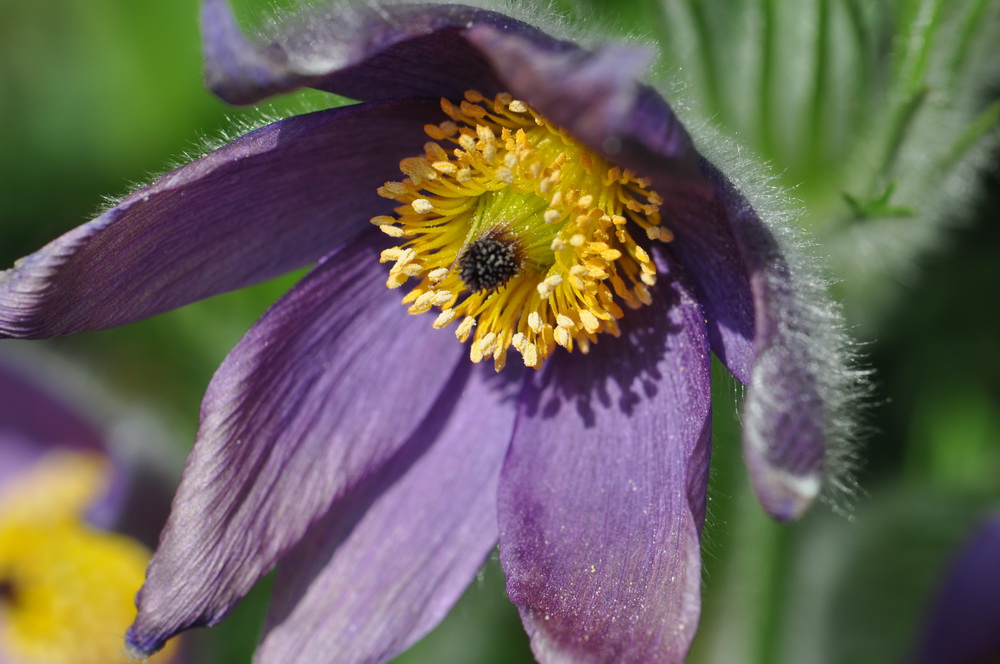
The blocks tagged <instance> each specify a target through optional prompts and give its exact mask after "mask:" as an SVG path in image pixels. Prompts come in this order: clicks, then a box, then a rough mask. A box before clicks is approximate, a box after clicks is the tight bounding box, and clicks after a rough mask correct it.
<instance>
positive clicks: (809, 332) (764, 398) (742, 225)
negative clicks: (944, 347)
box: [705, 164, 838, 520]
mask: <svg viewBox="0 0 1000 664" xmlns="http://www.w3.org/2000/svg"><path fill="white" fill-rule="evenodd" d="M705 168H706V171H707V172H708V173H709V175H710V176H711V177H712V179H713V181H714V183H715V186H716V192H717V198H718V200H719V204H720V207H721V211H722V217H721V218H722V219H724V220H725V222H726V223H727V224H728V226H729V228H730V229H731V232H732V238H733V241H734V245H735V247H736V249H737V250H738V252H739V255H740V256H741V257H742V259H743V262H744V264H745V266H746V271H747V274H748V276H749V283H750V289H751V293H752V296H753V304H754V334H753V353H752V356H751V357H752V362H751V363H750V364H749V366H744V367H742V368H740V369H738V370H739V371H740V374H745V373H747V371H748V370H749V371H748V372H749V378H750V380H749V383H748V389H747V393H746V398H745V400H744V404H743V450H744V459H745V460H746V463H747V466H748V468H749V470H750V478H751V481H752V482H753V486H754V490H755V491H756V493H757V496H758V497H759V498H760V500H761V503H762V504H763V505H764V507H765V509H767V511H768V512H770V513H771V515H772V516H774V517H776V518H778V519H783V520H789V519H796V518H798V517H800V516H801V515H802V514H803V513H804V512H805V510H806V509H807V508H808V507H809V505H810V504H811V503H812V501H813V500H814V499H815V498H816V497H817V495H818V494H819V491H820V489H821V487H822V483H823V476H824V471H825V470H826V468H825V462H826V455H827V443H828V442H829V440H830V438H831V431H830V429H831V428H832V426H833V419H834V418H835V416H836V415H835V413H833V412H832V409H833V408H834V407H835V405H834V404H832V403H831V399H830V398H829V397H830V395H829V393H828V387H829V382H830V380H831V379H830V377H829V376H827V377H826V378H825V379H824V377H823V376H822V375H821V373H820V372H822V371H824V370H825V369H829V370H831V372H832V371H833V370H835V369H837V368H838V367H828V366H824V365H825V364H827V360H828V358H826V357H821V356H819V355H818V353H817V351H824V350H826V352H828V353H830V354H831V355H832V354H833V353H834V352H836V349H824V348H823V347H822V346H821V345H820V344H819V343H818V342H820V341H823V340H824V338H823V335H824V329H823V327H824V326H823V325H822V323H823V322H824V321H821V320H817V314H816V313H815V312H814V311H811V310H809V308H808V307H809V304H808V303H807V302H805V301H804V300H803V296H802V288H801V284H800V283H799V282H798V279H799V278H800V275H797V274H796V273H795V272H794V271H793V268H792V266H791V265H790V264H789V262H788V260H787V259H786V257H785V255H784V253H783V252H782V250H781V247H780V246H779V243H778V240H777V238H776V237H775V236H774V235H773V234H772V232H771V230H770V229H769V228H768V227H766V226H765V225H764V224H763V223H762V222H761V219H760V217H759V216H758V215H757V213H756V211H755V210H754V209H753V207H752V206H751V205H750V204H749V203H748V202H747V200H746V198H744V197H743V195H742V194H740V193H739V192H738V191H737V190H736V188H735V187H733V185H732V184H731V183H730V182H729V180H728V179H727V178H726V177H725V176H724V175H722V174H721V173H719V172H718V171H717V170H716V169H715V168H714V167H711V166H710V165H707V164H706V165H705ZM735 292H737V293H738V292H739V291H735ZM730 297H731V296H730ZM830 341H831V342H832V341H833V340H832V339H831V340H830ZM728 359H729V360H730V361H731V362H732V363H733V364H736V363H737V362H739V360H740V357H739V356H730V357H729V358H728ZM734 373H736V372H735V371H734ZM740 374H737V376H739V375H740Z"/></svg>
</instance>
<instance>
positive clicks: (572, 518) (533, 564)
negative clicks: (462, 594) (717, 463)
mask: <svg viewBox="0 0 1000 664" xmlns="http://www.w3.org/2000/svg"><path fill="white" fill-rule="evenodd" d="M660 268H661V270H662V274H661V276H660V280H659V284H658V286H657V288H656V293H655V294H654V304H653V306H650V307H644V308H643V309H641V310H639V311H634V312H629V313H628V315H627V316H626V318H625V320H624V323H625V324H623V326H622V327H623V336H622V338H621V339H610V338H609V339H601V340H600V341H599V343H598V344H597V345H596V346H595V347H594V348H593V349H592V350H591V352H590V354H588V355H587V356H585V357H581V356H579V355H576V354H574V355H568V354H557V355H556V356H554V357H552V358H550V359H549V360H548V362H547V363H546V366H545V367H544V368H543V370H542V372H541V373H540V374H537V375H536V376H535V378H536V379H535V380H533V381H532V382H531V383H530V384H529V386H528V388H527V389H526V392H525V395H524V396H523V403H522V409H521V416H520V418H519V420H518V424H517V428H516V430H515V433H514V441H513V443H512V447H511V451H510V454H509V456H508V459H507V462H506V464H505V465H504V469H503V473H502V475H501V480H500V481H501V484H500V494H499V496H500V498H499V516H500V560H501V562H502V563H503V566H504V570H505V571H506V573H507V592H508V594H509V595H510V598H511V600H512V601H513V602H514V603H515V604H517V605H518V607H519V609H520V611H521V617H522V619H523V621H524V624H525V627H526V628H527V630H528V633H529V635H530V636H531V642H532V648H533V650H534V652H535V655H536V656H537V657H538V659H539V661H540V662H542V663H543V664H554V663H566V664H569V663H570V662H572V663H574V664H581V663H583V664H586V663H595V664H596V663H601V664H604V663H607V662H616V663H624V664H629V663H635V664H647V663H648V662H681V661H683V659H684V656H685V654H686V652H687V650H688V647H689V645H690V643H691V639H692V638H693V637H694V633H695V628H696V626H697V623H698V613H699V610H700V597H699V585H700V578H699V577H700V573H701V556H700V542H699V540H700V531H701V524H702V521H703V519H704V513H705V490H706V482H707V470H708V455H709V443H710V423H709V351H708V344H707V339H706V332H705V325H704V315H703V313H702V311H701V308H700V306H699V305H698V304H697V302H696V301H695V300H694V298H693V297H692V295H691V292H690V291H689V289H688V288H687V286H686V285H684V283H683V282H682V281H681V276H680V271H679V270H678V269H677V267H676V265H675V264H672V263H669V262H667V260H666V259H665V260H663V261H661V265H660Z"/></svg>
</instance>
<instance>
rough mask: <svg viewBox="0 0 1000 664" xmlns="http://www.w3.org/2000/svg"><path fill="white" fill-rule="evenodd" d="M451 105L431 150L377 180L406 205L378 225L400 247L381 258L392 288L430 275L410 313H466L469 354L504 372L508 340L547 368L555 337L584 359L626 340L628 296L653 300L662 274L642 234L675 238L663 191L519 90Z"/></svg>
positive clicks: (433, 132)
mask: <svg viewBox="0 0 1000 664" xmlns="http://www.w3.org/2000/svg"><path fill="white" fill-rule="evenodd" d="M441 106H442V109H443V110H444V112H445V114H446V115H448V117H450V118H451V120H448V121H445V122H442V123H441V124H440V125H428V126H427V127H425V131H426V132H427V135H428V136H430V137H431V138H432V139H434V142H429V143H427V144H426V145H425V146H424V152H425V153H424V156H422V157H413V158H410V159H404V160H403V161H402V162H401V163H400V169H401V170H402V171H403V173H404V174H405V175H407V176H408V177H406V178H405V179H404V180H403V181H402V182H386V183H385V185H384V186H382V187H380V188H379V194H380V195H382V196H384V197H386V198H390V199H393V200H395V201H398V202H399V203H402V205H401V206H400V207H397V208H396V209H395V212H396V215H397V216H395V217H393V216H379V217H375V218H374V219H372V223H373V224H375V225H376V226H379V227H380V228H381V229H382V231H383V232H385V233H386V234H387V235H389V236H391V237H394V238H399V239H400V240H401V241H402V244H400V245H398V246H396V247H393V248H391V249H387V250H385V251H383V252H382V262H392V263H394V265H393V267H392V269H391V270H390V273H389V279H388V282H387V284H386V285H387V286H388V287H389V288H398V287H400V286H402V285H403V284H404V283H405V282H406V281H407V279H409V278H411V277H412V278H417V279H420V283H419V284H417V285H416V287H414V288H413V289H412V290H411V291H410V292H409V293H407V295H406V297H404V298H403V304H408V305H410V306H409V312H410V313H411V314H421V313H424V312H427V311H429V310H431V308H433V307H437V308H438V309H440V314H439V315H438V316H437V318H436V320H435V321H434V327H436V328H442V327H445V326H446V325H449V324H450V323H452V322H453V321H459V323H458V327H457V329H456V330H455V334H456V336H457V337H458V339H459V340H460V341H462V342H464V341H467V340H468V339H469V338H470V337H471V338H472V344H471V348H470V356H471V358H472V361H473V362H480V361H482V360H483V359H485V358H488V357H492V358H493V361H494V364H495V366H496V368H497V370H498V371H499V370H500V369H501V368H503V366H504V364H505V362H506V358H507V352H508V349H509V348H511V347H513V348H514V349H516V350H517V351H518V352H519V353H520V354H521V356H522V358H523V360H524V363H525V364H526V365H527V366H529V367H535V368H538V367H540V366H541V364H542V362H543V361H544V360H545V358H546V357H548V356H549V354H550V353H551V352H552V351H553V350H554V348H555V347H556V346H557V345H559V346H562V347H564V348H566V349H567V350H573V348H574V347H577V348H579V349H580V351H581V352H584V353H586V352H587V350H588V349H589V347H590V344H591V343H593V342H596V341H597V335H598V334H599V333H601V332H610V333H611V334H614V335H617V334H618V324H617V320H618V319H619V318H621V317H622V316H623V315H624V313H623V310H622V308H621V306H620V304H624V305H625V306H628V307H633V308H636V307H639V306H641V305H643V304H649V302H650V294H649V290H648V287H649V286H652V285H653V284H654V283H655V282H656V267H655V266H654V265H653V262H652V260H651V259H650V257H649V254H648V253H647V252H646V251H645V250H644V249H643V248H642V247H641V246H640V245H639V244H638V243H637V242H636V240H635V239H634V237H633V235H634V234H635V235H638V237H640V238H642V239H643V240H647V239H648V240H659V241H663V242H668V241H670V240H671V239H673V236H672V234H671V233H670V231H669V230H667V229H666V228H664V227H663V226H661V225H660V215H659V206H660V204H661V202H662V201H661V199H660V197H659V195H658V194H657V193H656V192H654V191H652V190H651V189H650V188H649V182H648V181H647V180H646V179H644V178H640V177H637V176H636V175H635V174H634V173H632V172H629V171H627V170H622V169H621V168H618V167H617V166H612V165H611V164H609V163H608V162H607V161H605V160H604V159H603V158H602V157H601V156H599V155H597V154H596V153H594V152H591V151H590V150H588V149H587V148H585V147H584V146H583V145H581V144H580V143H579V142H577V141H576V140H575V139H573V137H571V136H569V135H568V134H566V133H565V132H564V131H563V130H561V129H559V128H558V127H554V126H553V125H552V124H550V123H549V122H548V121H547V120H546V119H545V118H543V117H541V116H539V115H538V114H537V113H535V112H534V111H533V110H532V109H531V108H529V107H528V106H527V105H526V104H524V103H523V102H520V101H517V100H514V99H512V98H511V96H510V95H507V94H501V95H498V96H497V97H496V99H494V100H487V99H484V98H483V96H482V95H481V94H479V93H478V92H474V91H469V92H467V93H466V94H465V101H463V102H462V103H461V104H460V105H459V106H458V107H456V106H455V105H453V104H452V103H451V102H449V101H447V100H445V99H442V100H441ZM449 143H450V144H452V145H453V147H452V149H451V150H450V152H449V151H448V150H446V149H445V148H444V147H442V144H444V145H448V144H449ZM619 303H620V304H619Z"/></svg>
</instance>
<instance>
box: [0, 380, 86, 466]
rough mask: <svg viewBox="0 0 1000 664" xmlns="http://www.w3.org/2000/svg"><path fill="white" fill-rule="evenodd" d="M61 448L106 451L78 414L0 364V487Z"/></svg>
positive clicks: (32, 382)
mask: <svg viewBox="0 0 1000 664" xmlns="http://www.w3.org/2000/svg"><path fill="white" fill-rule="evenodd" d="M58 449H68V450H71V451H94V452H101V453H103V452H104V451H105V449H104V441H103V439H102V437H101V435H100V434H99V433H98V432H97V430H96V429H94V428H93V426H91V424H90V423H89V422H87V421H86V420H84V419H83V418H82V417H81V416H80V415H79V414H78V413H77V412H76V411H74V410H73V409H71V408H70V407H69V406H68V405H67V404H66V403H65V402H63V401H62V400H61V399H58V398H56V397H55V396H54V395H53V394H51V393H50V392H48V391H46V390H43V389H42V387H41V386H40V385H39V384H38V383H37V382H36V381H33V380H29V379H28V377H27V376H26V375H25V374H24V373H23V372H22V371H18V370H15V369H14V368H12V367H9V366H7V365H6V364H0V484H3V483H4V482H5V481H6V480H7V479H8V478H10V477H12V476H14V475H17V474H19V473H20V472H23V471H24V470H25V469H26V468H28V467H29V466H32V465H34V464H35V463H37V462H38V461H39V460H40V459H41V458H42V457H43V456H44V455H46V454H48V453H50V452H53V451H55V450H58Z"/></svg>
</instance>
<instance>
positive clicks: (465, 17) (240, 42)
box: [202, 0, 580, 104]
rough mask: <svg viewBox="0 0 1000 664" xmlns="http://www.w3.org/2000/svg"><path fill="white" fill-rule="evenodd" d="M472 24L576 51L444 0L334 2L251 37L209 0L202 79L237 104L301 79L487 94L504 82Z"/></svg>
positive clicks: (351, 87)
mask: <svg viewBox="0 0 1000 664" xmlns="http://www.w3.org/2000/svg"><path fill="white" fill-rule="evenodd" d="M475 25H488V26H493V27H495V28H498V29H500V30H503V31H504V32H508V33H516V34H519V35H522V36H523V37H525V38H526V39H528V40H529V41H531V42H534V43H537V44H540V45H541V47H542V48H544V49H545V50H548V51H555V52H558V51H568V50H571V51H578V52H579V51H580V47H579V46H577V45H576V44H573V43H571V42H566V41H560V40H557V39H553V38H552V37H550V36H549V35H547V34H545V33H543V32H542V31H541V30H539V29H538V28H536V27H534V26H532V25H528V24H527V23H524V22H522V21H518V20H517V19H514V18H511V17H510V16H506V15H504V14H500V13H497V12H493V11H489V10H484V9H477V8H474V7H466V6H463V5H443V4H413V5H407V4H398V5H393V4H388V3H386V4H383V5H380V6H374V5H372V4H366V3H361V2H345V3H339V4H337V5H332V6H331V7H330V9H329V10H328V11H326V12H324V11H319V10H313V11H307V12H306V13H305V14H303V15H301V16H299V17H296V18H293V19H292V20H290V21H289V22H288V23H287V24H285V25H283V26H282V27H281V28H279V29H278V30H276V33H277V34H275V35H274V36H272V37H269V38H261V39H260V40H252V39H250V38H248V37H246V36H245V35H244V34H243V33H242V31H241V30H240V28H239V26H238V25H237V23H236V20H235V18H234V17H233V13H232V10H231V9H230V7H229V5H228V3H227V2H226V0H205V2H204V3H203V5H202V34H203V35H204V46H203V48H204V52H205V78H206V81H207V83H208V86H209V87H210V88H211V89H212V91H213V92H215V93H216V94H217V95H219V96H220V97H221V98H222V99H225V100H226V101H228V102H230V103H234V104H250V103H254V102H257V101H260V100H261V99H264V98H265V97H269V96H271V95H274V94H279V93H282V92H288V91H291V90H294V89H296V88H301V87H307V86H308V87H313V88H317V89H321V90H326V91H328V92H334V93H337V94H340V95H344V96H347V97H351V98H353V99H361V100H375V99H385V98H391V97H442V96H445V97H451V98H456V97H461V95H462V93H463V92H465V91H466V90H468V89H469V88H476V89H478V90H479V91H480V92H482V93H483V94H487V95H493V94H496V93H497V92H500V91H502V87H503V86H502V84H501V83H500V81H499V80H498V79H497V77H496V75H495V74H494V72H493V70H492V69H491V66H490V63H489V62H487V60H486V59H485V58H484V57H483V55H482V53H480V52H479V49H477V48H476V47H475V46H473V45H472V44H470V43H469V42H468V40H467V39H466V38H465V36H464V33H465V31H467V30H468V29H469V28H471V27H472V26H475Z"/></svg>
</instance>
